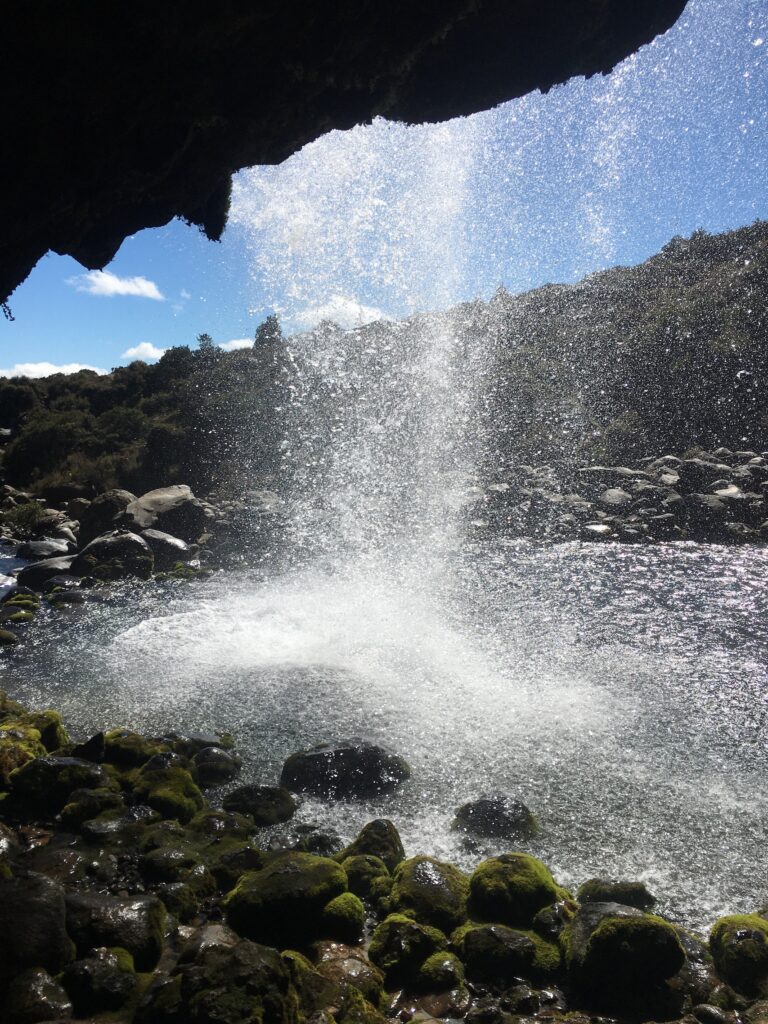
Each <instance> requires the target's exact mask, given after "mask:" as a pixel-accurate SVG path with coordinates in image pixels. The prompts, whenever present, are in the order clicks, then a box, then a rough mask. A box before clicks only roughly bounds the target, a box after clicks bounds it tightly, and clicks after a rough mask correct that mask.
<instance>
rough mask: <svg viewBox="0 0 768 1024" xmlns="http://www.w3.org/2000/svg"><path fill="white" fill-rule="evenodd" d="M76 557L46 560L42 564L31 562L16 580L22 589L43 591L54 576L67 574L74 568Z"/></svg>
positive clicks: (67, 556) (69, 556) (68, 556)
mask: <svg viewBox="0 0 768 1024" xmlns="http://www.w3.org/2000/svg"><path fill="white" fill-rule="evenodd" d="M73 561H74V555H66V556H60V557H57V558H46V559H44V560H43V561H41V562H31V563H30V564H29V565H25V566H24V568H23V569H21V570H20V572H19V574H18V576H17V577H16V579H17V580H18V582H19V585H20V586H22V587H29V588H30V590H42V589H43V587H44V586H45V584H46V583H47V582H48V580H50V579H52V578H53V577H54V576H60V575H62V574H66V573H68V572H69V571H70V569H71V568H72V563H73Z"/></svg>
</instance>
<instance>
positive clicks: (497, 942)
mask: <svg viewBox="0 0 768 1024" xmlns="http://www.w3.org/2000/svg"><path fill="white" fill-rule="evenodd" d="M451 944H452V945H453V946H454V947H455V948H456V950H457V951H458V953H459V956H460V957H461V959H462V961H463V963H464V964H465V966H466V969H467V974H468V976H469V977H470V978H471V979H472V980H473V981H480V982H484V983H486V984H490V985H497V986H499V987H501V988H506V987H508V986H509V985H510V984H512V983H513V980H514V979H515V978H527V979H529V980H530V981H536V982H538V981H541V982H545V981H550V980H552V978H553V977H554V976H555V975H556V974H557V972H558V971H559V969H560V949H559V948H558V947H557V946H556V945H554V943H551V942H547V941H546V940H545V939H543V938H541V936H540V935H537V934H536V932H534V931H520V930H518V929H515V928H508V927H507V926H506V925H503V924H466V925H464V926H463V927H461V928H459V929H457V931H455V932H454V933H453V935H452V936H451Z"/></svg>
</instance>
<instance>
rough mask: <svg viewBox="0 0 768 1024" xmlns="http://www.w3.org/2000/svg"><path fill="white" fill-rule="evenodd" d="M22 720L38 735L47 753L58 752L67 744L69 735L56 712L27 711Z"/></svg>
mask: <svg viewBox="0 0 768 1024" xmlns="http://www.w3.org/2000/svg"><path fill="white" fill-rule="evenodd" d="M24 720H25V721H26V722H28V723H29V724H30V725H31V726H32V727H33V728H35V729H37V731H38V732H39V733H40V739H41V740H42V743H43V746H44V747H45V749H46V750H47V751H49V752H53V751H54V750H60V749H61V748H62V747H65V746H67V744H68V743H69V734H68V733H67V730H66V729H65V728H64V722H63V721H62V719H61V715H60V714H59V712H58V711H29V712H27V714H26V715H25V716H24Z"/></svg>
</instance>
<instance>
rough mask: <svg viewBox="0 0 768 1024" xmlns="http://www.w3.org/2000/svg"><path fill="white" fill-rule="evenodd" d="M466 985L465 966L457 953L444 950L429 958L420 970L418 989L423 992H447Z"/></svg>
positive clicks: (417, 979)
mask: <svg viewBox="0 0 768 1024" xmlns="http://www.w3.org/2000/svg"><path fill="white" fill-rule="evenodd" d="M463 984H464V965H463V964H462V962H461V960H459V958H458V957H457V956H456V954H455V953H448V952H446V951H445V950H443V951H442V952H440V953H433V954H432V956H429V957H427V959H426V960H425V961H424V963H423V964H422V965H421V967H420V968H419V973H418V976H417V978H416V985H417V988H418V989H419V990H420V991H422V992H447V991H448V990H450V989H455V988H459V987H460V986H461V985H463Z"/></svg>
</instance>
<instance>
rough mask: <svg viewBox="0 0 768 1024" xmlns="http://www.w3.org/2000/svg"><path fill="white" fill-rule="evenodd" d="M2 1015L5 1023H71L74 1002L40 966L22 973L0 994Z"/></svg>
mask: <svg viewBox="0 0 768 1024" xmlns="http://www.w3.org/2000/svg"><path fill="white" fill-rule="evenodd" d="M0 1012H1V1013H2V1020H3V1021H5V1024H39V1022H41V1021H54V1020H56V1021H62V1020H69V1019H70V1018H71V1016H72V1003H71V1001H70V999H69V996H68V995H67V993H66V991H65V990H64V988H63V987H62V986H61V985H60V984H59V983H58V981H56V980H55V979H54V978H52V977H51V976H50V974H49V973H48V972H47V971H44V970H43V969H42V968H40V967H32V968H30V969H29V970H26V971H22V973H21V974H19V975H17V976H16V977H15V978H14V979H13V981H12V982H11V983H10V984H9V985H8V988H7V990H6V992H5V993H4V998H3V995H2V994H0Z"/></svg>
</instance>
